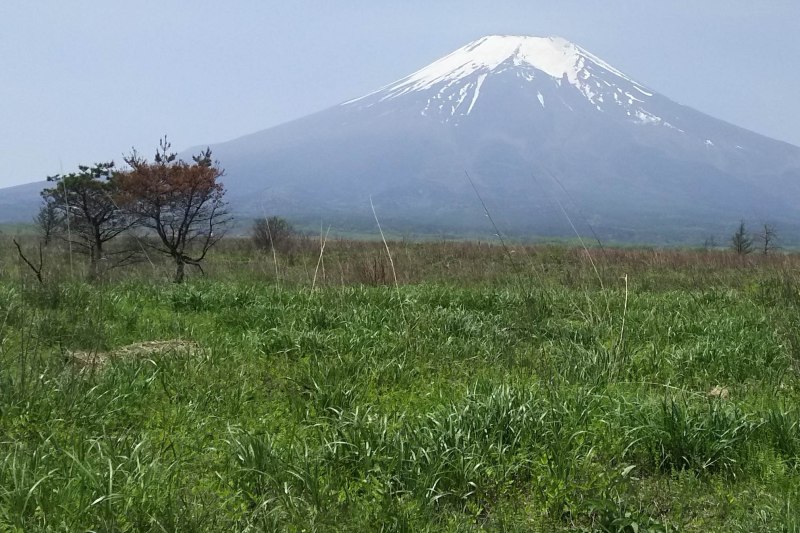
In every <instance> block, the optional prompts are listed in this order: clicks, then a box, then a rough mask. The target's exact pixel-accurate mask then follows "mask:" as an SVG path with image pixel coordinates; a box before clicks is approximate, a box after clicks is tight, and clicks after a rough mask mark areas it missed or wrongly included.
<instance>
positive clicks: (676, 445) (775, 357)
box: [0, 242, 800, 531]
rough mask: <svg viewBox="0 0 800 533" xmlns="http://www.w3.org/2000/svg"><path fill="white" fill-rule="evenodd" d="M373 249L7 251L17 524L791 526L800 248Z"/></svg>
mask: <svg viewBox="0 0 800 533" xmlns="http://www.w3.org/2000/svg"><path fill="white" fill-rule="evenodd" d="M380 246H382V244H379V243H362V244H352V243H344V242H342V243H338V244H336V243H333V244H331V246H330V248H326V257H325V260H326V262H327V267H328V270H327V272H326V276H325V278H322V277H320V281H319V282H318V286H317V288H316V290H313V291H312V290H311V287H310V276H309V275H308V274H309V270H311V271H312V272H313V268H314V265H315V263H316V259H317V257H316V255H317V254H318V251H317V252H314V250H313V249H309V250H305V251H303V250H300V251H296V252H295V253H296V255H295V257H294V258H293V259H290V258H289V257H288V256H283V257H279V261H280V265H279V267H280V268H279V275H280V278H279V279H278V280H276V279H275V277H274V268H273V265H271V264H270V263H267V261H268V258H265V257H263V256H255V255H253V253H252V252H249V251H248V250H247V249H246V248H241V249H239V248H236V246H234V245H231V248H230V249H228V250H227V251H226V253H225V254H220V255H218V256H216V257H215V258H214V259H213V260H212V263H211V264H210V265H209V268H208V269H207V270H208V271H209V276H210V277H209V278H208V279H200V278H194V279H193V280H192V281H191V282H190V283H188V284H186V285H183V286H175V285H172V284H170V283H166V282H164V281H162V279H165V278H167V277H168V276H167V275H166V274H165V275H164V276H163V278H162V276H161V274H160V273H159V271H158V270H157V269H159V268H162V266H163V268H164V269H165V272H166V269H167V268H168V265H160V264H156V265H154V266H150V265H144V266H140V267H139V268H138V269H134V270H132V271H125V272H120V273H116V274H113V275H112V276H111V278H110V279H109V281H107V282H105V283H101V284H98V285H95V286H91V285H87V284H85V283H82V282H80V281H74V280H70V279H68V278H69V276H67V275H66V274H65V273H64V272H63V269H64V266H63V265H64V261H61V262H60V265H61V266H60V267H58V268H56V266H55V265H53V266H52V268H51V270H50V271H49V274H50V275H49V277H48V278H46V283H45V285H43V286H39V285H38V284H37V283H35V282H34V281H32V279H31V278H30V276H29V275H28V273H26V272H25V270H24V268H20V266H19V265H18V263H16V262H15V261H14V258H13V256H10V255H7V256H4V257H0V259H1V260H2V261H3V262H2V263H0V265H5V270H4V273H2V274H0V531H84V530H93V531H232V530H234V531H276V530H278V531H376V530H385V531H474V530H479V529H486V530H491V531H501V530H502V531H574V530H583V531H800V520H799V519H798V516H800V475H798V470H797V469H798V464H799V463H798V457H799V456H798V454H799V453H800V408H798V405H800V404H798V399H800V394H799V393H798V384H800V379H798V375H797V372H798V369H800V366H798V363H800V333H798V331H797V324H798V323H800V278H798V277H797V276H796V274H795V273H794V272H796V270H793V265H795V264H796V263H797V261H798V259H797V258H796V257H794V256H788V257H783V258H775V259H771V260H757V259H756V258H753V259H751V260H749V261H740V260H739V259H738V258H731V257H730V256H728V255H727V254H718V255H717V254H711V255H708V254H705V255H704V254H702V253H697V254H691V253H681V252H658V251H655V252H647V251H617V250H609V251H608V253H607V255H605V256H602V255H600V254H598V256H597V257H596V259H597V261H598V262H599V263H600V264H599V267H600V274H601V276H602V281H603V288H602V289H601V288H600V282H599V281H598V280H597V278H596V277H595V274H594V271H593V270H592V269H591V267H590V266H589V265H588V263H587V262H586V260H585V257H584V256H583V253H582V252H581V251H580V250H573V249H566V248H558V247H540V248H527V249H515V253H516V254H517V256H518V257H520V258H521V260H519V263H518V267H517V270H520V271H521V274H519V276H518V275H517V274H515V273H514V272H515V269H513V268H511V267H510V265H509V264H508V258H507V257H506V256H505V255H504V253H502V251H501V250H499V249H498V248H496V247H491V248H490V249H488V250H487V249H486V247H483V248H480V247H476V246H475V245H469V244H465V243H455V244H424V245H414V244H407V245H405V246H406V247H405V249H404V248H403V246H404V245H403V244H399V243H395V244H390V247H392V251H393V254H394V255H395V256H396V257H395V260H396V263H397V265H398V275H399V277H400V279H401V282H402V285H401V286H400V287H399V290H395V288H394V287H393V286H390V285H388V283H389V282H390V281H389V280H390V279H391V274H390V273H389V274H388V275H381V274H380V273H378V274H376V271H375V270H372V271H371V277H370V276H369V275H367V274H369V272H367V273H365V272H364V271H362V268H363V266H364V265H365V264H367V262H368V261H375V260H377V261H384V259H383V258H382V256H381V255H380ZM328 251H330V255H328ZM373 264H374V263H373ZM308 265H310V266H308ZM59 268H60V270H59ZM384 274H385V273H384ZM622 274H628V275H629V287H628V291H627V293H626V290H625V285H624V282H623V281H622V279H621V278H620V276H621V275H622ZM362 275H363V276H365V277H364V278H363V279H360V278H359V276H362ZM276 281H277V283H276ZM359 282H360V283H359ZM626 297H627V306H626ZM623 321H624V331H623V328H622V325H623ZM173 339H181V340H184V341H191V342H193V343H196V345H197V346H198V347H199V348H198V349H192V350H189V349H186V350H184V349H180V348H175V349H171V350H167V351H164V352H154V353H142V354H136V353H128V354H127V355H126V356H120V357H117V358H114V357H112V358H110V359H108V361H107V363H105V364H103V365H97V366H92V365H88V366H86V365H79V364H77V363H76V361H75V360H74V359H73V358H72V357H71V354H72V353H73V352H76V351H80V352H91V353H97V354H99V355H103V354H107V353H113V352H114V351H115V350H118V349H120V348H122V347H125V346H129V345H131V344H134V343H138V342H142V341H153V340H173ZM714 387H724V388H725V389H726V392H727V397H721V396H714V395H709V392H710V391H711V390H712V389H713V388H714Z"/></svg>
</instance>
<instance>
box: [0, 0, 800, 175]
mask: <svg viewBox="0 0 800 533" xmlns="http://www.w3.org/2000/svg"><path fill="white" fill-rule="evenodd" d="M496 33H501V34H525V35H543V36H544V35H560V36H562V37H565V38H567V39H569V40H571V41H573V42H575V43H577V44H579V45H581V46H583V47H584V48H586V49H587V50H589V51H590V52H592V53H594V54H595V55H597V56H599V57H601V58H602V59H604V60H606V61H607V62H609V63H610V64H612V65H614V66H615V67H617V68H619V69H620V70H622V71H623V72H625V73H626V74H628V75H630V76H631V77H633V78H634V79H636V80H637V81H639V82H641V83H644V84H645V85H647V86H649V87H650V88H652V89H655V90H656V91H658V92H660V93H662V94H664V95H665V96H668V97H670V98H672V99H674V100H676V101H678V102H680V103H682V104H685V105H689V106H691V107H694V108H696V109H699V110H700V111H703V112H706V113H708V114H711V115H713V116H716V117H718V118H722V119H724V120H727V121H729V122H733V123H735V124H737V125H740V126H743V127H746V128H749V129H752V130H754V131H757V132H759V133H763V134H765V135H768V136H770V137H774V138H777V139H781V140H784V141H788V142H791V143H793V144H797V145H800V100H799V98H800V37H798V34H800V2H798V1H797V0H769V1H766V0H765V1H763V2H761V1H759V2H754V1H752V0H747V1H745V0H703V1H702V2H689V1H682V0H670V1H665V2H643V1H641V0H581V1H578V0H573V1H570V0H552V1H544V0H543V1H536V0H527V1H503V2H499V1H498V2H492V3H490V2H485V1H470V0H462V1H460V2H455V1H449V0H439V1H433V0H427V1H422V0H402V1H401V0H395V1H376V0H371V1H370V0H351V1H339V2H335V1H332V0H329V1H311V0H308V1H303V0H296V1H254V0H253V1H245V0H241V1H237V0H231V1H227V2H222V1H220V0H215V1H196V0H195V1H189V0H181V1H179V0H174V1H170V0H159V1H156V0H152V1H131V2H121V1H119V2H117V1H108V0H105V1H99V0H97V1H90V0H75V1H70V2H64V1H45V0H41V1H25V0H2V3H0V76H2V78H1V79H2V82H1V83H0V124H2V126H1V127H0V186H6V185H12V184H17V183H24V182H29V181H36V180H40V179H43V178H44V177H46V176H47V175H48V174H54V173H58V172H59V170H60V169H61V168H63V170H64V171H65V172H71V171H73V170H75V167H76V166H77V165H78V164H80V163H92V162H94V161H100V160H108V159H115V160H117V161H120V160H121V155H122V154H123V153H126V152H128V151H129V149H130V148H131V147H132V146H135V147H137V148H138V149H139V150H140V151H142V152H144V153H146V154H148V155H149V154H150V153H151V152H152V151H153V150H154V148H155V146H156V144H157V141H158V139H159V137H160V136H162V135H163V134H165V133H166V134H168V135H169V136H170V139H171V140H172V141H173V145H174V147H175V148H176V149H179V150H180V149H183V148H186V147H188V146H194V145H199V144H207V143H214V142H219V141H225V140H229V139H232V138H235V137H238V136H241V135H244V134H247V133H251V132H254V131H257V130H260V129H264V128H267V127H270V126H273V125H276V124H280V123H282V122H285V121H288V120H291V119H294V118H299V117H301V116H304V115H307V114H309V113H312V112H314V111H318V110H321V109H324V108H326V107H329V106H331V105H335V104H337V103H339V102H342V101H344V100H347V99H350V98H354V97H357V96H361V95H363V94H365V93H367V92H370V91H372V90H374V89H377V88H378V87H380V86H382V85H384V84H386V83H389V82H390V81H393V80H395V79H397V78H400V77H402V76H405V75H406V74H409V73H411V72H412V71H414V70H416V69H418V68H420V67H423V66H425V65H426V64H428V63H430V62H431V61H433V60H435V59H437V58H439V57H440V56H442V55H445V54H447V53H449V52H451V51H452V50H454V49H455V48H458V47H460V46H462V45H464V44H466V43H467V42H469V41H471V40H474V39H476V38H478V37H481V36H483V35H487V34H496ZM222 163H223V166H224V161H223V162H222Z"/></svg>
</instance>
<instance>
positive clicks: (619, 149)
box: [211, 36, 800, 242]
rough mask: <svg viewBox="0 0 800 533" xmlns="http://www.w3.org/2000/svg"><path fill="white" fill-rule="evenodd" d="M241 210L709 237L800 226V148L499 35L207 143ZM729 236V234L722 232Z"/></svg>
mask: <svg viewBox="0 0 800 533" xmlns="http://www.w3.org/2000/svg"><path fill="white" fill-rule="evenodd" d="M211 148H212V150H213V152H214V155H215V157H216V158H218V159H219V160H220V162H221V163H222V165H223V166H224V167H225V168H226V170H227V173H226V178H225V185H226V187H227V188H228V191H229V199H230V200H231V202H232V205H233V207H234V209H235V211H236V212H238V214H239V215H240V218H244V217H246V216H260V215H262V214H264V213H269V214H273V213H276V214H280V215H283V216H287V217H291V218H294V219H299V220H305V221H309V222H310V221H316V223H319V221H320V219H322V220H323V221H324V222H325V223H326V224H327V223H331V224H334V226H338V227H340V228H342V229H372V228H373V226H374V220H373V217H372V212H371V210H370V197H371V198H372V199H373V202H374V204H375V207H376V209H377V212H378V214H379V215H380V217H381V221H382V222H385V224H386V225H387V226H388V227H389V228H391V229H393V230H395V231H400V232H415V233H419V232H422V233H441V232H447V233H460V234H465V233H476V232H478V233H491V232H492V231H493V229H492V228H491V226H490V225H489V224H488V221H487V220H486V217H485V214H484V212H483V208H482V207H481V203H480V201H479V199H478V198H477V195H476V193H475V191H474V190H473V188H472V186H471V185H470V183H469V180H468V179H467V177H466V175H465V173H468V174H469V176H470V177H471V178H472V181H473V182H474V184H475V188H476V189H477V191H478V193H479V194H480V196H481V197H482V199H483V200H484V201H485V203H486V205H487V206H488V208H489V210H490V212H491V213H492V216H493V218H494V219H495V220H496V221H497V222H498V225H499V226H500V229H501V230H502V231H504V232H507V233H510V234H515V235H525V236H534V235H539V236H541V235H561V236H564V235H569V234H570V233H571V231H572V230H571V228H570V225H569V223H568V221H567V220H566V217H565V215H564V212H566V213H567V215H569V216H571V217H572V218H573V219H574V221H575V222H576V224H580V225H582V228H581V230H582V231H586V230H587V229H588V228H587V227H586V224H587V223H588V224H591V226H592V227H593V229H594V231H595V232H596V233H597V234H598V235H600V236H601V237H603V238H606V239H609V238H610V239H616V240H624V241H654V242H659V241H660V242H664V241H665V240H678V241H683V242H698V240H701V239H702V238H703V237H705V236H707V235H709V234H714V233H716V234H717V235H718V236H722V235H727V234H728V233H731V232H732V231H733V229H734V227H735V225H736V224H737V223H738V221H739V219H740V218H745V219H748V220H750V221H752V222H754V223H755V222H762V221H768V222H771V223H774V224H776V225H778V227H781V228H783V229H784V233H785V234H786V233H787V231H795V230H797V231H798V233H800V202H798V201H797V200H798V199H800V148H797V147H795V146H792V145H789V144H786V143H783V142H779V141H775V140H772V139H768V138H766V137H763V136H761V135H758V134H755V133H752V132H749V131H747V130H744V129H741V128H738V127H736V126H733V125H730V124H728V123H725V122H723V121H720V120H717V119H714V118H712V117H709V116H707V115H704V114H703V113H700V112H698V111H695V110H693V109H691V108H688V107H685V106H682V105H679V104H677V103H675V102H673V101H671V100H669V99H668V98H666V97H664V96H661V95H659V94H657V93H656V92H655V91H654V90H653V89H651V88H648V87H646V86H645V85H643V84H641V83H638V82H636V81H634V80H633V79H631V78H630V77H629V76H626V75H625V74H623V73H622V72H620V71H619V70H617V69H615V68H613V67H612V66H610V65H609V64H607V63H605V62H604V61H602V60H601V59H599V58H597V57H595V56H594V55H592V54H590V53H589V52H587V51H586V50H584V49H582V48H581V47H579V46H577V45H575V44H572V43H570V42H568V41H566V40H564V39H560V38H555V37H550V38H540V37H518V36H489V37H484V38H482V39H479V40H477V41H474V42H472V43H470V44H468V45H466V46H464V47H462V48H460V49H458V50H456V51H455V52H453V53H451V54H449V55H447V56H445V57H443V58H442V59H440V60H438V61H436V62H434V63H432V64H431V65H429V66H427V67H425V68H423V69H421V70H419V71H417V72H415V73H413V74H411V75H410V76H407V77H405V78H403V79H400V80H398V81H396V82H394V83H391V84H389V85H387V86H385V87H383V88H381V89H379V90H377V91H375V92H372V93H370V94H367V95H366V96H363V97H360V98H356V99H353V100H350V101H347V102H345V103H343V104H341V105H338V106H335V107H333V108H330V109H327V110H324V111H321V112H319V113H316V114H314V115H310V116H308V117H305V118H302V119H300V120H296V121H293V122H290V123H287V124H284V125H281V126H277V127H274V128H270V129H267V130H264V131H261V132H258V133H254V134H252V135H248V136H245V137H241V138H239V139H235V140H233V141H230V142H226V143H222V144H218V145H215V146H212V147H211ZM726 232H727V233H726Z"/></svg>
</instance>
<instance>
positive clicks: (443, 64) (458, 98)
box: [343, 35, 669, 125]
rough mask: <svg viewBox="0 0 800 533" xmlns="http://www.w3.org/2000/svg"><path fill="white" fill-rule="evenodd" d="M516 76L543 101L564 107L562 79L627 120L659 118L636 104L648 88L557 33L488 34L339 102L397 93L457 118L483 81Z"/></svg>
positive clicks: (360, 103)
mask: <svg viewBox="0 0 800 533" xmlns="http://www.w3.org/2000/svg"><path fill="white" fill-rule="evenodd" d="M509 75H511V76H513V77H516V78H517V79H518V80H519V81H520V82H522V83H523V85H524V86H525V88H526V89H527V90H528V91H529V92H530V93H531V94H533V95H535V96H536V98H537V100H538V101H539V105H541V106H542V107H544V106H545V105H546V103H545V101H546V100H550V98H547V95H548V93H550V96H551V97H554V98H553V99H552V101H553V102H554V103H556V104H559V105H564V106H566V107H567V108H569V109H570V110H572V109H573V108H572V106H571V105H570V104H568V103H567V100H569V98H567V99H565V98H564V97H563V96H564V95H563V93H561V94H558V93H556V92H554V91H555V89H556V88H559V87H561V86H562V85H566V86H567V87H570V88H572V89H573V90H576V91H578V92H579V93H580V94H582V95H583V97H584V99H585V100H586V101H587V102H588V103H589V104H591V106H592V107H594V108H595V110H597V111H610V112H612V113H622V114H624V115H625V116H627V117H630V119H631V120H633V121H637V122H647V123H661V122H662V121H663V119H662V118H661V117H659V116H658V115H656V114H654V113H653V112H651V111H650V110H648V109H647V108H646V106H644V105H641V104H643V103H644V102H645V100H646V99H647V98H649V97H651V96H653V92H652V91H650V90H648V89H646V87H645V86H644V85H643V84H641V83H637V82H636V81H634V80H632V79H631V78H630V77H628V76H627V75H625V74H623V73H622V72H620V71H619V70H617V69H615V68H614V67H612V66H611V65H609V64H608V63H606V62H605V61H603V60H602V59H600V58H598V57H597V56H595V55H593V54H591V53H589V52H588V51H586V50H584V49H583V48H581V47H580V46H578V45H576V44H573V43H571V42H570V41H568V40H566V39H563V38H561V37H529V36H515V35H490V36H487V37H483V38H481V39H478V40H476V41H473V42H471V43H469V44H467V45H466V46H463V47H461V48H459V49H458V50H456V51H454V52H452V53H451V54H448V55H446V56H445V57H443V58H441V59H439V60H437V61H434V62H433V63H431V64H430V65H428V66H427V67H424V68H422V69H421V70H418V71H417V72H415V73H413V74H411V75H409V76H406V77H405V78H402V79H400V80H397V81H395V82H393V83H390V84H389V85H386V86H385V87H382V88H381V89H378V90H377V91H375V92H372V93H369V94H367V95H366V96H363V97H361V98H356V99H354V100H350V101H348V102H345V103H344V104H343V105H355V106H357V107H361V108H364V107H370V106H373V105H375V104H376V103H378V102H384V101H387V100H393V99H397V98H400V97H405V98H406V99H408V98H414V99H415V100H417V101H420V98H421V97H424V98H422V99H423V100H424V103H423V104H422V108H421V109H420V113H421V114H423V115H429V114H433V115H438V116H440V117H441V118H442V120H444V121H451V120H453V121H455V122H458V121H459V117H463V116H466V115H469V114H470V113H472V111H473V109H475V108H476V105H479V102H480V95H481V90H482V89H483V88H484V87H485V84H486V83H487V82H489V81H492V82H494V80H495V79H499V78H506V77H508V76H509ZM667 125H669V124H667Z"/></svg>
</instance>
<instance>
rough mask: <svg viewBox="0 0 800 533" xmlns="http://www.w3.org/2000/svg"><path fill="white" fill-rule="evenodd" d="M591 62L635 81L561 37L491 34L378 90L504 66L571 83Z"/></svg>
mask: <svg viewBox="0 0 800 533" xmlns="http://www.w3.org/2000/svg"><path fill="white" fill-rule="evenodd" d="M587 63H588V64H587ZM592 64H593V65H594V66H596V67H599V68H601V69H604V70H606V71H608V72H611V73H613V74H615V75H616V76H619V77H620V78H623V79H626V80H628V81H632V80H630V78H628V77H627V76H626V75H625V74H623V73H622V72H620V71H618V70H616V69H615V68H613V67H612V66H611V65H609V64H608V63H606V62H605V61H603V60H602V59H600V58H598V57H596V56H594V55H592V54H590V53H589V52H587V51H586V50H584V49H583V48H581V47H579V46H577V45H576V44H573V43H571V42H569V41H567V40H566V39H563V38H561V37H529V36H517V35H489V36H486V37H482V38H480V39H478V40H476V41H472V42H471V43H469V44H467V45H466V46H462V47H461V48H459V49H458V50H456V51H455V52H453V53H451V54H448V55H446V56H445V57H443V58H441V59H439V60H437V61H434V62H433V63H431V64H430V65H428V66H427V67H425V68H423V69H420V70H418V71H417V72H415V73H413V74H411V75H410V76H407V77H405V78H402V79H400V80H398V81H396V82H394V83H391V84H389V85H387V86H385V87H383V88H382V89H379V90H378V91H376V93H388V94H390V95H391V96H399V95H401V94H404V93H406V92H409V91H419V90H426V89H430V88H431V87H433V86H434V85H436V84H438V83H442V82H455V81H458V80H461V79H463V78H466V77H468V76H470V75H472V74H473V73H476V72H478V73H482V74H488V73H490V72H496V71H498V69H499V68H502V67H503V66H505V67H506V68H508V67H510V66H514V67H532V68H534V69H536V70H539V71H541V72H544V73H545V74H547V75H548V76H550V77H552V78H554V79H556V80H561V79H562V78H563V77H565V76H566V77H567V79H568V80H569V82H570V83H573V84H576V83H578V81H579V79H580V78H581V77H583V78H584V79H585V78H586V75H587V74H588V73H590V72H591V66H592ZM582 75H583V76H582ZM372 94H375V93H372Z"/></svg>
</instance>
